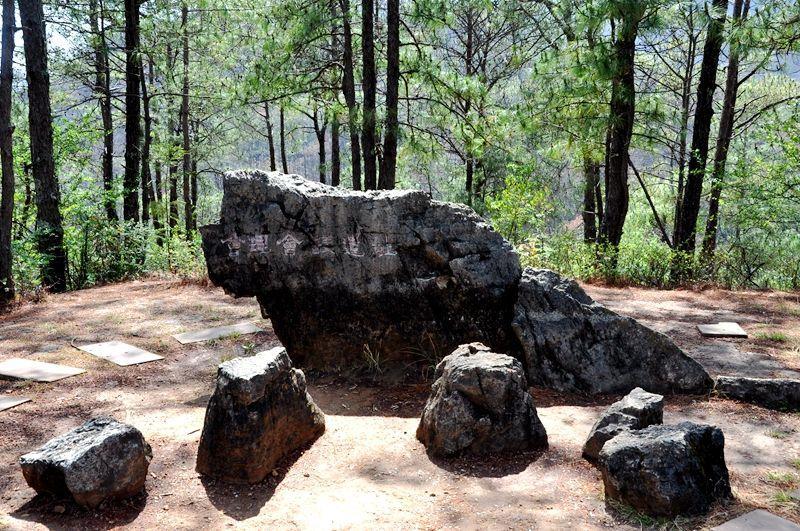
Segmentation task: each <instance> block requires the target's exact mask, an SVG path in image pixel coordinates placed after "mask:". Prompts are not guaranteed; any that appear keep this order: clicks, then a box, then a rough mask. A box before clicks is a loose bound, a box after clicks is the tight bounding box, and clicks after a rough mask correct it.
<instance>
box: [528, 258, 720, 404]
mask: <svg viewBox="0 0 800 531" xmlns="http://www.w3.org/2000/svg"><path fill="white" fill-rule="evenodd" d="M513 327H514V331H515V332H516V335H517V337H518V338H519V341H520V343H521V344H522V348H523V351H524V358H525V364H526V367H527V369H528V380H529V381H530V382H531V383H532V384H534V385H542V386H545V387H551V388H553V389H556V390H559V391H567V392H585V393H627V392H628V391H630V390H631V389H633V388H635V387H643V388H645V389H649V390H650V391H654V392H658V393H696V394H703V393H708V392H709V391H710V390H711V388H712V386H713V381H712V379H711V377H710V376H709V375H708V373H707V372H706V371H705V370H704V369H703V367H702V366H701V365H700V364H699V363H697V362H696V361H695V360H693V359H692V358H690V357H689V356H687V355H686V354H685V353H684V352H683V351H682V350H681V349H680V348H678V347H677V346H676V345H675V344H674V343H673V342H672V341H671V340H670V339H669V338H668V337H667V336H665V335H663V334H660V333H658V332H655V331H654V330H651V329H649V328H647V327H645V326H642V325H641V324H639V323H638V322H636V321H635V320H633V319H631V318H629V317H623V316H621V315H618V314H616V313H614V312H612V311H611V310H608V309H607V308H605V307H603V306H602V305H600V304H599V303H597V302H595V301H593V300H592V298H591V297H589V296H588V295H587V294H586V292H585V291H583V289H581V287H580V286H579V285H578V284H577V283H576V282H575V281H573V280H567V279H564V278H562V277H561V276H559V275H558V274H557V273H554V272H553V271H548V270H543V269H530V268H528V269H525V271H524V272H523V275H522V280H521V281H520V283H519V295H518V298H517V303H516V306H515V308H514V321H513Z"/></svg>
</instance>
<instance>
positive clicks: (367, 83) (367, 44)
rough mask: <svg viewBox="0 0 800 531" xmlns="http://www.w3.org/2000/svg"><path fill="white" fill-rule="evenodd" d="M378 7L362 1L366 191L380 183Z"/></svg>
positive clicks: (363, 138) (362, 144) (363, 133)
mask: <svg viewBox="0 0 800 531" xmlns="http://www.w3.org/2000/svg"><path fill="white" fill-rule="evenodd" d="M374 10H375V3H374V0H361V56H362V63H363V64H362V76H361V77H362V79H361V88H362V91H363V93H364V113H363V114H364V115H363V117H362V122H361V148H362V150H363V153H364V189H365V190H374V189H375V187H376V185H377V182H376V179H377V166H376V155H377V154H376V152H375V142H376V140H375V119H376V116H375V112H376V104H375V95H376V90H377V75H376V72H375V12H374Z"/></svg>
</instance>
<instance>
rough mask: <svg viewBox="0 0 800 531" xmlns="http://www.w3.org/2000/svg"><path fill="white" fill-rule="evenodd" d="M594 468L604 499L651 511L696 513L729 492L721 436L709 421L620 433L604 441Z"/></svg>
mask: <svg viewBox="0 0 800 531" xmlns="http://www.w3.org/2000/svg"><path fill="white" fill-rule="evenodd" d="M598 468H599V469H600V471H601V473H602V475H603V483H604V484H605V491H606V500H616V501H618V502H622V503H624V504H625V505H628V506H631V507H633V508H634V509H636V510H637V511H640V512H642V513H646V514H648V515H651V516H666V517H670V518H674V517H676V516H680V515H694V514H700V513H704V512H706V511H707V510H708V508H709V507H710V505H711V504H712V503H713V502H715V501H716V500H720V499H726V498H730V497H731V487H730V481H729V479H728V469H727V467H726V466H725V437H724V436H723V434H722V431H721V430H720V429H719V428H716V427H714V426H706V425H703V424H694V423H692V422H682V423H680V424H678V425H675V426H663V425H655V426H650V427H648V428H645V429H643V430H636V431H625V432H622V433H620V434H619V435H617V436H616V437H614V438H613V439H611V440H610V441H608V442H606V443H605V445H604V446H603V449H602V450H601V451H600V459H599V463H598Z"/></svg>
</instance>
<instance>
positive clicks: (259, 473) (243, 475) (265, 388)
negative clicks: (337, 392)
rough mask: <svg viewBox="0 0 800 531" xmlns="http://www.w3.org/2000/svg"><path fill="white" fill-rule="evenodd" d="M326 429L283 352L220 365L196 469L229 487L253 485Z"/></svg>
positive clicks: (279, 349) (275, 350) (278, 349)
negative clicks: (237, 484) (229, 485)
mask: <svg viewBox="0 0 800 531" xmlns="http://www.w3.org/2000/svg"><path fill="white" fill-rule="evenodd" d="M324 431H325V417H324V416H323V414H322V412H321V411H320V410H319V408H318V407H317V405H316V404H315V403H314V401H313V400H312V399H311V396H309V394H308V392H307V391H306V379H305V376H304V375H303V372H302V371H300V370H298V369H294V368H292V362H291V360H290V359H289V355H288V354H287V353H286V349H285V348H283V347H275V348H273V349H272V350H268V351H266V352H261V353H259V354H256V355H255V356H251V357H247V358H236V359H233V360H231V361H227V362H225V363H223V364H221V365H220V366H219V370H218V372H217V386H216V389H215V390H214V394H213V395H212V396H211V400H210V401H209V403H208V408H207V409H206V418H205V423H204V425H203V433H202V435H201V437H200V447H199V449H198V451H197V471H198V472H200V473H202V474H205V475H208V476H211V477H213V478H216V479H221V480H224V481H228V482H231V483H257V482H259V481H261V480H263V479H264V478H265V477H266V476H267V475H268V474H269V473H270V472H272V470H273V469H274V468H275V466H276V465H277V464H278V463H279V462H280V461H282V460H283V459H284V458H286V457H288V456H289V455H291V454H292V453H294V452H296V451H298V450H300V449H301V448H303V447H304V446H306V445H308V444H309V443H311V442H312V441H314V440H316V439H317V438H318V437H319V436H320V435H322V433H323V432H324Z"/></svg>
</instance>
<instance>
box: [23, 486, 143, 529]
mask: <svg viewBox="0 0 800 531" xmlns="http://www.w3.org/2000/svg"><path fill="white" fill-rule="evenodd" d="M145 505H147V492H146V491H143V492H142V493H141V494H138V495H137V496H134V497H132V498H128V499H125V500H118V501H108V502H104V503H102V504H101V505H100V507H98V508H97V509H86V508H84V507H82V506H80V505H78V504H77V503H75V502H74V501H73V500H72V499H71V498H65V497H63V496H53V495H50V494H37V495H36V496H35V497H34V498H32V499H31V500H30V501H28V502H27V503H25V504H24V505H23V506H21V507H20V508H19V509H17V510H16V511H14V512H12V513H11V514H10V516H12V517H14V518H17V519H19V520H24V521H26V522H34V523H37V524H40V525H43V526H45V527H46V528H47V529H53V530H61V529H63V530H72V529H86V530H103V531H105V530H108V529H115V528H118V527H121V526H124V525H126V524H129V523H131V522H133V521H134V520H136V518H137V517H138V516H139V513H141V512H142V510H144V508H145Z"/></svg>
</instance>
